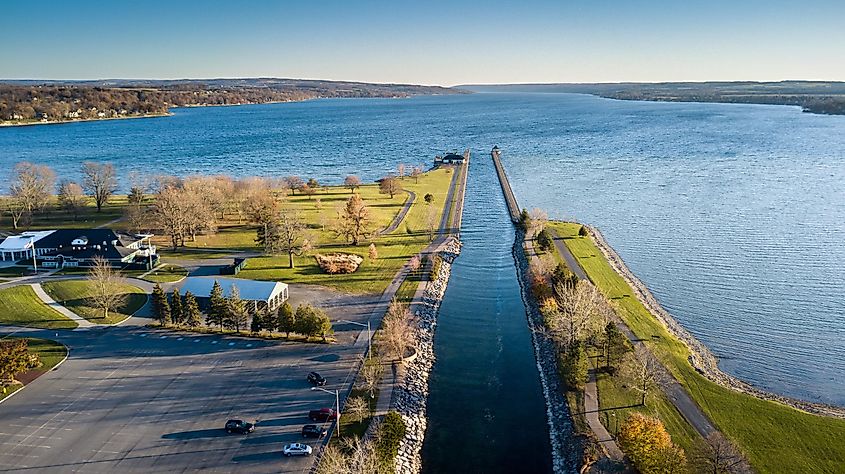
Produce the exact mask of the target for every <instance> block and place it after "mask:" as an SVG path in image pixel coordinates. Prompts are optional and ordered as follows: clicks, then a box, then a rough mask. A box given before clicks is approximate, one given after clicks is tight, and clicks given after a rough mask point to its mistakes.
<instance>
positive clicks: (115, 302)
mask: <svg viewBox="0 0 845 474" xmlns="http://www.w3.org/2000/svg"><path fill="white" fill-rule="evenodd" d="M93 261H94V266H92V267H91V269H90V270H89V271H88V283H89V284H90V285H91V289H92V291H91V296H90V299H91V301H92V302H93V303H94V306H95V307H96V308H99V309H100V310H101V311H102V312H103V320H106V321H108V317H109V311H113V310H116V309H117V308H118V307H120V306H122V305H123V304H125V303H126V298H127V296H126V294H125V293H124V292H123V288H121V287H122V283H121V281H120V275H119V274H118V272H117V271H116V270H115V269H114V268H113V267H112V266H111V264H110V263H109V261H108V260H106V259H105V258H103V257H101V256H99V255H97V256H95V257H94V259H93Z"/></svg>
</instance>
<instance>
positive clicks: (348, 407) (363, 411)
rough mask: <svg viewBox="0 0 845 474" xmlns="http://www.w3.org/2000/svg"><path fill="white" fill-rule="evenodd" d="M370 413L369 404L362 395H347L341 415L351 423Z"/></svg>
mask: <svg viewBox="0 0 845 474" xmlns="http://www.w3.org/2000/svg"><path fill="white" fill-rule="evenodd" d="M369 414H370V404H369V402H367V400H365V399H364V398H363V397H349V399H347V400H346V404H344V406H343V416H344V417H347V418H349V420H350V421H352V422H353V423H356V422H359V421H361V420H363V419H364V418H366V417H367V415H369Z"/></svg>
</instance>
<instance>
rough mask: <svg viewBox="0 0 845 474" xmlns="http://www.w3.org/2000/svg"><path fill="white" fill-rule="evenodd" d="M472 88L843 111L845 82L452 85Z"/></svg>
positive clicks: (486, 90)
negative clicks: (792, 106) (789, 106)
mask: <svg viewBox="0 0 845 474" xmlns="http://www.w3.org/2000/svg"><path fill="white" fill-rule="evenodd" d="M455 88H458V89H464V90H468V91H474V92H570V93H580V94H591V95H596V96H599V97H607V98H610V99H620V100H654V101H667V102H719V103H742V104H769V105H797V106H799V107H801V108H802V109H803V110H804V111H805V112H811V113H817V114H835V115H845V82H823V81H781V82H662V83H637V82H620V83H595V84H499V85H461V86H455Z"/></svg>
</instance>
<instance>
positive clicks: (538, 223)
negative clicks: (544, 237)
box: [528, 207, 549, 237]
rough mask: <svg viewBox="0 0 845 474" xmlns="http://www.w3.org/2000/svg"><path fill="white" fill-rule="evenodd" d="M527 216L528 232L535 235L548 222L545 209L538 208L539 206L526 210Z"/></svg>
mask: <svg viewBox="0 0 845 474" xmlns="http://www.w3.org/2000/svg"><path fill="white" fill-rule="evenodd" d="M528 217H529V218H530V221H529V222H530V224H529V228H528V233H529V234H530V235H532V236H535V237H536V236H537V234H538V233H540V232H542V231H543V229H545V228H546V225H547V224H548V223H549V215H548V214H547V213H546V211H544V210H542V209H540V208H539V207H535V208H534V209H531V210H530V211H529V212H528Z"/></svg>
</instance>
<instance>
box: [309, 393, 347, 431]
mask: <svg viewBox="0 0 845 474" xmlns="http://www.w3.org/2000/svg"><path fill="white" fill-rule="evenodd" d="M311 390H312V391H314V390H320V391H322V392H326V393H328V394H331V393H332V391H331V390H326V389H324V388H322V387H311ZM334 402H335V405H336V406H337V411H336V412H335V420H336V421H337V434H338V436H340V394H339V392H338V391H337V390H335V391H334Z"/></svg>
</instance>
